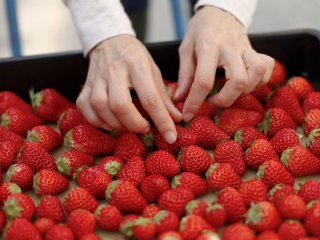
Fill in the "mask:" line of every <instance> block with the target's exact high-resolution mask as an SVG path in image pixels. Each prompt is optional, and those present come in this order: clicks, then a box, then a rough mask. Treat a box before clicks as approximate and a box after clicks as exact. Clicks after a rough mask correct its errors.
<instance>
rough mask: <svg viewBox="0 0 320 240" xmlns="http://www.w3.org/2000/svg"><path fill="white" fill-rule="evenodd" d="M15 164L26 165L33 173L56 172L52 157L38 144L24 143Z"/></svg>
mask: <svg viewBox="0 0 320 240" xmlns="http://www.w3.org/2000/svg"><path fill="white" fill-rule="evenodd" d="M16 162H17V163H24V164H27V165H28V166H29V167H30V168H31V169H32V171H33V172H34V173H37V172H38V171H40V170H42V169H49V170H53V171H55V170H56V164H55V160H54V157H53V156H51V155H50V154H49V152H48V151H47V150H46V149H45V148H44V147H43V146H42V145H41V144H40V143H35V142H26V143H25V144H24V145H23V147H22V149H21V150H20V153H19V156H18V158H17V160H16Z"/></svg>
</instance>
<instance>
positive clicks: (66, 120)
mask: <svg viewBox="0 0 320 240" xmlns="http://www.w3.org/2000/svg"><path fill="white" fill-rule="evenodd" d="M80 124H88V122H87V120H86V119H85V118H84V116H83V115H82V114H81V113H80V112H79V111H78V110H77V109H75V108H73V107H71V108H67V109H65V110H64V111H63V112H62V113H61V115H60V116H59V120H58V128H59V130H60V133H61V135H62V136H64V135H65V134H66V133H67V132H68V131H69V130H71V129H73V128H75V127H76V126H78V125H80Z"/></svg>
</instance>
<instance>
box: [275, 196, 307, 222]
mask: <svg viewBox="0 0 320 240" xmlns="http://www.w3.org/2000/svg"><path fill="white" fill-rule="evenodd" d="M277 207H278V210H279V213H280V215H281V217H282V218H285V219H303V218H304V216H305V215H306V203H305V201H304V199H303V198H302V197H300V196H299V195H297V194H291V195H287V196H284V197H283V198H282V199H281V200H280V201H279V202H278V205H277Z"/></svg>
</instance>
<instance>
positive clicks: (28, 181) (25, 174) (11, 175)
mask: <svg viewBox="0 0 320 240" xmlns="http://www.w3.org/2000/svg"><path fill="white" fill-rule="evenodd" d="M6 177H7V179H8V181H10V182H13V183H15V184H17V185H18V186H19V187H20V188H21V189H23V190H27V189H31V188H32V182H33V172H32V170H31V168H30V167H29V166H28V165H26V164H23V163H17V164H13V165H11V167H10V168H9V169H8V171H7V175H6Z"/></svg>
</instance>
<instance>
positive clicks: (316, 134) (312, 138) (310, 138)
mask: <svg viewBox="0 0 320 240" xmlns="http://www.w3.org/2000/svg"><path fill="white" fill-rule="evenodd" d="M319 136H320V128H315V129H312V130H311V132H310V134H309V136H308V138H307V142H306V145H307V147H309V146H310V144H311V143H314V141H315V138H316V137H319Z"/></svg>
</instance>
